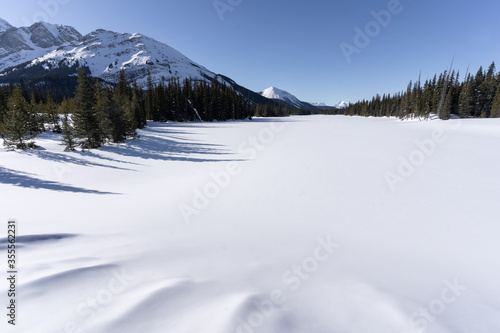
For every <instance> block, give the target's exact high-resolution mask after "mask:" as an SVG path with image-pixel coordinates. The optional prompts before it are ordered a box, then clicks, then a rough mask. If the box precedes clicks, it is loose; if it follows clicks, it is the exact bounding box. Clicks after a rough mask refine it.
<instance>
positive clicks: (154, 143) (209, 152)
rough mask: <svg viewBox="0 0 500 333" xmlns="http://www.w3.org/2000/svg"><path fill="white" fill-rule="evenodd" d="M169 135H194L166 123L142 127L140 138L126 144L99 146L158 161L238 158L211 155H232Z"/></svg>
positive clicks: (124, 154) (207, 160)
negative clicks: (172, 127)
mask: <svg viewBox="0 0 500 333" xmlns="http://www.w3.org/2000/svg"><path fill="white" fill-rule="evenodd" d="M172 134H182V135H193V133H188V132H185V131H172V129H171V128H170V127H167V126H165V125H163V127H158V126H148V127H146V128H144V129H143V130H141V133H140V135H141V137H140V139H137V140H130V141H127V143H126V144H125V145H120V146H115V147H112V146H105V147H103V148H101V149H102V150H103V151H108V152H111V153H114V154H117V155H121V156H127V157H137V158H142V159H152V160H161V161H184V162H230V161H237V160H236V159H220V158H213V156H214V155H231V153H230V152H228V151H224V150H223V146H221V145H217V144H208V143H200V142H194V141H187V140H186V139H185V138H182V137H180V136H177V135H175V136H173V135H172ZM165 135H168V137H165ZM197 155H198V156H197ZM205 156H207V157H205ZM208 156H211V157H208Z"/></svg>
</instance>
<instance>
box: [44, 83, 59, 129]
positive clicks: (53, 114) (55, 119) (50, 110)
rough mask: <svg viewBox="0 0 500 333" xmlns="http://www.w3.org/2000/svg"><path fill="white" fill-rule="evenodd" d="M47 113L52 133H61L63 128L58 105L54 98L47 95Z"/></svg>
mask: <svg viewBox="0 0 500 333" xmlns="http://www.w3.org/2000/svg"><path fill="white" fill-rule="evenodd" d="M45 113H46V114H47V115H48V117H49V120H50V123H51V124H52V131H53V132H55V133H61V132H62V130H61V126H60V125H59V120H60V119H59V114H58V112H57V104H56V102H55V101H54V99H53V98H52V95H51V94H50V92H49V93H47V102H46V103H45Z"/></svg>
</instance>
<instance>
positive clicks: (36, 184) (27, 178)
mask: <svg viewBox="0 0 500 333" xmlns="http://www.w3.org/2000/svg"><path fill="white" fill-rule="evenodd" d="M0 184H6V185H14V186H19V187H24V188H31V189H37V190H38V189H41V190H51V191H58V192H73V193H86V194H118V193H112V192H101V191H96V190H89V189H85V188H81V187H76V186H71V185H66V184H63V183H58V182H54V181H50V180H43V179H40V178H36V177H34V176H33V175H30V174H28V173H24V172H20V171H14V170H10V169H7V168H4V167H0Z"/></svg>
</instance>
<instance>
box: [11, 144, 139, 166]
mask: <svg viewBox="0 0 500 333" xmlns="http://www.w3.org/2000/svg"><path fill="white" fill-rule="evenodd" d="M20 153H21V154H26V155H31V156H36V157H38V158H40V159H42V160H47V161H51V162H58V163H69V164H75V165H81V166H86V167H102V168H110V169H117V170H125V171H132V169H127V168H121V167H117V166H112V165H107V164H102V163H97V162H91V161H89V160H87V159H84V158H78V157H74V156H71V155H69V153H61V154H59V153H53V152H50V151H46V150H40V149H36V150H31V151H23V152H20ZM81 155H82V156H90V157H96V158H102V159H105V160H110V161H112V162H119V161H118V160H113V159H108V158H106V157H102V156H100V155H97V154H94V153H92V152H89V153H81Z"/></svg>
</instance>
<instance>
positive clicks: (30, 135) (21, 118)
mask: <svg viewBox="0 0 500 333" xmlns="http://www.w3.org/2000/svg"><path fill="white" fill-rule="evenodd" d="M33 123H36V115H35V114H33V113H32V112H31V108H30V105H29V104H28V103H27V102H26V99H25V98H24V96H23V93H22V91H21V89H20V88H19V87H17V86H16V87H14V89H13V92H12V96H11V97H10V98H9V99H8V101H7V109H6V112H5V115H4V119H3V121H2V123H1V124H0V132H1V133H2V136H3V139H4V145H5V146H6V147H8V148H17V149H26V148H29V147H30V148H32V147H34V146H35V144H34V142H30V140H32V139H34V138H35V137H36V136H37V135H38V131H37V130H36V129H33Z"/></svg>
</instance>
